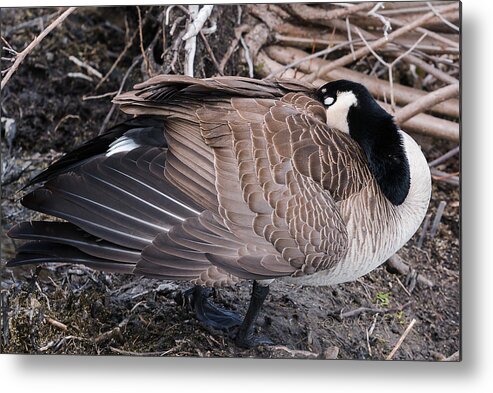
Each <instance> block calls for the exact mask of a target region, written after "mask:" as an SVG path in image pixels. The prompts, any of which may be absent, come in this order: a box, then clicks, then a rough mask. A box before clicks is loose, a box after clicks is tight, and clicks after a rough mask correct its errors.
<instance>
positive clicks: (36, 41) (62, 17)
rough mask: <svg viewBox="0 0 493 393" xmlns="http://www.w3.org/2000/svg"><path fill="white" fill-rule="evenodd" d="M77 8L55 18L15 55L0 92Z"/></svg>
mask: <svg viewBox="0 0 493 393" xmlns="http://www.w3.org/2000/svg"><path fill="white" fill-rule="evenodd" d="M76 9H77V7H70V8H68V9H67V10H65V12H64V13H62V14H61V15H60V16H59V17H58V18H56V19H55V20H54V21H53V22H52V23H51V24H50V25H49V26H48V27H47V28H46V29H44V30H43V31H42V32H41V34H40V35H39V36H37V37H36V38H35V39H34V40H33V41H32V42H31V43H30V44H29V45H28V46H27V47H26V48H25V49H24V50H23V51H22V52H20V53H18V54H17V55H16V59H15V62H14V64H13V65H12V67H10V68H9V70H8V72H7V74H6V75H5V76H4V77H3V79H2V83H1V84H0V90H3V88H4V87H5V85H6V84H7V82H8V81H9V79H10V78H11V77H12V75H13V74H14V72H15V71H16V70H17V68H19V65H20V64H21V63H22V62H23V61H24V59H25V58H26V56H27V55H28V54H29V53H31V52H32V50H33V49H34V48H35V47H36V46H38V44H39V43H40V42H41V41H43V39H44V38H45V37H46V36H47V35H48V34H50V32H51V31H52V30H53V29H54V28H55V27H57V26H58V25H60V24H61V23H62V22H63V21H64V20H65V19H66V18H67V16H69V15H70V14H71V13H72V12H74V11H75V10H76Z"/></svg>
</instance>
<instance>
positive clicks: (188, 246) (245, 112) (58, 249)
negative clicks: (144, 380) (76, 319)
mask: <svg viewBox="0 0 493 393" xmlns="http://www.w3.org/2000/svg"><path fill="white" fill-rule="evenodd" d="M114 101H115V102H116V103H118V104H120V106H121V109H122V110H123V111H124V112H126V113H128V114H132V115H136V116H137V117H135V118H133V119H131V120H129V121H127V122H125V123H123V124H120V125H118V126H116V127H114V128H112V129H110V130H109V131H107V132H106V133H105V134H103V135H100V136H98V137H96V138H94V139H92V140H90V141H89V142H87V143H85V144H83V145H82V146H81V147H79V148H78V149H76V150H75V151H73V152H71V153H68V154H67V155H65V156H64V157H63V158H61V159H60V160H59V161H57V162H55V163H54V164H52V165H51V166H50V167H49V168H48V169H47V170H46V171H44V172H42V173H41V174H39V175H38V176H36V177H35V178H34V179H32V180H31V181H30V183H29V184H28V185H33V184H42V185H41V186H40V187H39V188H37V189H35V190H34V191H32V192H30V193H28V194H27V195H26V196H24V198H23V199H22V204H23V205H24V206H25V207H27V208H30V209H34V210H37V211H39V212H42V213H45V214H50V215H52V216H56V217H59V218H62V219H64V220H65V221H66V222H48V221H38V222H23V223H21V224H18V225H16V226H15V227H13V228H12V229H11V230H10V231H9V235H10V236H11V237H13V238H18V239H26V240H29V242H27V243H25V244H24V245H22V246H20V247H19V248H18V249H17V255H16V256H15V258H14V259H12V260H11V261H9V263H8V266H19V265H24V264H39V263H46V262H57V261H64V262H73V263H81V264H84V265H87V266H89V267H92V268H95V269H100V270H105V271H109V272H122V273H133V274H137V275H144V276H148V277H157V278H161V279H166V280H188V281H191V282H192V283H193V284H196V286H195V288H193V289H191V290H190V291H187V293H186V294H185V298H186V299H187V300H188V301H189V304H190V305H191V306H192V307H193V308H194V310H195V312H196V315H197V317H198V318H199V319H200V320H202V321H203V322H205V323H207V324H209V325H211V326H213V327H215V328H225V329H229V328H232V327H233V326H235V327H236V326H238V325H239V326H240V327H239V329H238V333H237V338H236V342H237V343H238V345H240V346H244V347H250V346H254V345H257V344H261V343H265V342H268V340H266V339H263V338H259V337H256V336H255V335H254V322H255V320H256V318H257V315H258V313H259V310H260V307H261V305H262V303H263V301H264V300H265V298H266V296H267V294H268V291H269V284H270V283H271V282H272V281H273V280H275V279H278V280H286V281H289V282H292V283H298V284H302V285H331V284H337V283H343V282H347V281H351V280H355V279H356V278H358V277H360V276H362V275H364V274H366V273H368V272H370V271H371V270H373V269H375V268H376V267H377V266H379V265H380V264H382V263H383V262H384V261H385V260H386V259H387V258H389V257H390V256H391V255H392V254H394V253H395V252H396V251H397V250H398V249H399V248H401V247H402V246H403V245H404V244H405V243H406V242H407V241H408V240H409V239H410V238H411V236H412V235H413V234H414V232H415V231H416V230H417V228H418V227H419V225H420V223H421V221H422V220H423V218H424V216H425V213H426V210H427V207H428V203H429V200H430V193H431V178H430V172H429V169H428V166H427V163H426V160H425V157H424V156H423V154H422V153H421V150H420V148H419V146H418V145H417V143H416V142H415V141H414V140H413V139H412V138H411V137H410V136H409V135H407V134H405V133H404V132H402V131H400V130H399V129H398V128H397V127H396V125H395V124H394V121H393V118H392V116H391V115H389V114H388V113H387V112H385V111H384V110H383V109H382V108H381V107H380V106H379V105H378V104H377V103H376V101H375V100H374V99H373V98H372V96H371V95H370V94H369V92H368V91H367V90H366V88H365V87H364V86H362V85H360V84H357V83H353V82H349V81H345V80H340V81H335V82H330V83H327V84H326V85H324V86H322V87H321V88H318V89H317V88H315V87H313V86H312V85H309V84H305V83H302V82H299V81H295V80H270V81H259V80H254V79H248V78H240V77H217V78H210V79H194V78H190V77H184V76H171V75H161V76H157V77H154V78H152V79H149V80H148V81H146V82H144V83H141V84H139V85H137V86H136V87H135V90H134V91H131V92H128V93H124V94H121V95H119V96H117V97H116V98H115V100H114ZM245 279H247V280H254V285H253V291H252V297H251V300H250V305H249V308H248V311H247V314H246V316H245V317H244V318H243V319H242V318H240V317H238V316H237V315H236V314H234V313H232V312H229V311H226V310H222V309H220V308H218V307H216V306H214V305H213V304H212V303H210V302H209V301H208V300H207V297H206V295H205V294H204V289H203V288H204V286H205V287H221V286H225V285H232V284H235V283H237V282H238V281H240V280H245Z"/></svg>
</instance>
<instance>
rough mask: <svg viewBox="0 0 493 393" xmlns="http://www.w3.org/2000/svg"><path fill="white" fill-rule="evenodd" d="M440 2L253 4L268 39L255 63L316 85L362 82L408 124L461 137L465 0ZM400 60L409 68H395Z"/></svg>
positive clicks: (413, 128) (421, 130) (271, 72)
mask: <svg viewBox="0 0 493 393" xmlns="http://www.w3.org/2000/svg"><path fill="white" fill-rule="evenodd" d="M438 4H440V5H437V3H434V5H433V4H432V3H428V2H426V3H425V2H422V3H412V4H411V3H397V2H396V3H385V8H384V3H375V2H368V3H360V4H357V5H345V4H328V5H325V6H323V5H313V6H310V5H304V4H287V5H274V4H271V5H265V4H264V5H249V6H247V9H248V12H249V13H250V14H251V15H254V16H255V17H256V18H258V20H259V21H260V23H259V24H258V25H257V26H255V28H254V29H255V30H257V31H262V32H263V33H262V34H261V35H263V36H264V37H265V42H266V45H264V46H263V47H262V49H261V50H260V51H258V52H257V53H255V54H254V56H255V62H256V64H257V69H258V70H259V72H260V74H261V75H262V76H263V77H267V78H270V77H274V76H276V77H294V78H298V79H302V80H305V81H309V82H312V83H313V84H315V85H321V84H323V83H326V82H327V81H330V80H335V79H350V80H353V81H359V82H361V83H363V84H364V85H365V86H366V87H367V88H368V89H369V90H370V92H371V93H372V94H373V95H374V96H376V97H378V99H379V100H381V101H380V103H381V105H382V106H383V107H385V108H386V109H388V110H389V111H390V112H392V113H394V114H395V117H396V120H397V122H398V123H399V124H400V125H401V126H402V127H403V128H404V129H407V130H409V131H412V132H415V133H422V134H425V135H430V136H434V137H437V138H443V139H447V140H450V141H454V142H457V141H458V140H459V124H458V123H457V120H458V118H459V102H458V100H457V99H456V97H457V96H458V93H459V80H458V77H459V72H460V68H459V65H460V64H459V63H460V56H459V30H458V27H457V26H456V25H455V24H454V23H457V22H458V20H459V3H458V2H450V3H446V2H440V3H438ZM257 34H258V33H257ZM267 43H268V44H267ZM257 46H258V45H257ZM400 62H404V63H407V64H408V65H409V67H408V70H409V72H407V75H395V73H396V68H397V67H396V65H397V64H398V63H400ZM397 79H399V80H405V81H406V82H407V83H406V85H404V84H401V83H396V82H395V81H396V80H397ZM427 91H429V93H427ZM424 112H427V113H426V114H425V113H424Z"/></svg>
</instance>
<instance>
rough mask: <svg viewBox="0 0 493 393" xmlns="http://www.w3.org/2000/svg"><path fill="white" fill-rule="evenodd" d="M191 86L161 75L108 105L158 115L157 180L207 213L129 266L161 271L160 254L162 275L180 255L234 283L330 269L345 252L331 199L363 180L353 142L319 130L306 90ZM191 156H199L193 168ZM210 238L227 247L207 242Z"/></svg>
mask: <svg viewBox="0 0 493 393" xmlns="http://www.w3.org/2000/svg"><path fill="white" fill-rule="evenodd" d="M195 81H196V80H192V81H190V80H186V78H182V77H180V78H171V77H169V76H167V77H163V78H161V79H159V80H157V79H155V80H154V81H149V82H146V83H145V84H143V85H141V86H140V90H137V91H135V92H131V93H126V94H125V95H123V96H120V97H117V100H116V101H117V102H119V103H121V104H122V107H123V110H124V111H126V112H129V113H134V114H161V115H164V116H165V117H166V118H167V121H166V124H167V130H168V131H169V136H170V138H169V139H168V142H169V151H170V153H171V154H169V168H170V171H169V172H168V171H166V176H167V178H168V179H170V181H172V182H173V184H175V185H176V186H177V187H178V188H180V189H181V190H182V191H184V192H186V193H187V194H189V195H190V197H191V198H193V199H194V201H195V202H196V203H199V204H202V206H204V207H205V208H206V209H207V210H208V211H209V212H210V213H211V214H212V216H207V217H199V218H198V220H199V221H196V218H190V219H187V220H186V222H184V223H181V224H179V225H178V226H177V227H175V228H173V229H172V230H171V231H169V232H168V233H166V234H160V235H159V236H158V237H157V238H156V239H154V241H153V243H152V244H151V245H149V246H148V247H146V249H145V250H144V252H143V260H142V261H140V262H139V264H138V266H137V269H138V270H142V271H145V270H146V269H147V270H150V269H154V271H155V272H156V273H159V272H161V273H164V270H160V269H161V268H158V267H157V266H158V265H159V264H160V261H159V258H161V257H162V256H164V255H174V254H176V255H175V258H174V259H173V258H163V259H165V260H166V261H167V262H166V264H167V266H166V268H167V269H170V270H169V272H170V275H169V277H171V276H172V274H173V272H174V270H173V269H177V268H178V264H179V263H180V262H179V259H180V258H181V259H182V260H183V258H186V259H187V260H190V261H195V262H196V263H204V267H205V266H206V260H207V261H209V262H211V263H212V264H213V265H214V266H215V267H216V268H218V269H219V270H220V271H221V272H226V273H228V274H231V275H234V276H237V277H242V278H265V279H267V278H275V277H279V276H283V275H291V274H294V275H302V274H311V273H313V272H316V271H318V270H321V269H327V268H330V267H331V266H333V265H334V264H335V263H337V262H338V261H339V260H340V259H341V258H342V257H343V256H344V255H345V253H346V252H347V248H348V239H347V231H346V228H345V223H344V220H343V219H342V217H341V214H340V212H339V209H338V202H339V201H341V200H344V199H347V198H350V197H351V195H352V194H354V193H356V192H358V191H359V190H361V189H362V188H363V187H364V186H365V183H366V182H367V181H368V179H369V176H370V175H369V172H368V171H367V169H366V164H365V161H364V156H363V155H362V152H361V150H360V148H359V147H358V146H357V144H356V143H354V142H353V141H352V140H351V139H350V138H349V137H348V136H345V135H344V134H342V133H340V132H338V131H334V130H330V129H328V128H327V126H326V125H325V117H324V116H325V111H324V109H323V106H322V105H320V103H318V102H317V101H315V100H314V99H312V98H310V94H308V93H306V91H305V92H303V93H299V92H298V93H295V92H292V91H291V92H287V93H286V90H282V89H278V86H277V87H275V88H273V87H272V86H268V87H267V88H266V91H267V92H265V91H262V92H261V93H260V94H259V95H257V96H256V98H252V97H251V96H250V95H249V94H250V93H249V92H250V90H255V85H252V84H251V82H249V83H250V85H249V87H248V88H246V87H245V86H242V87H241V88H238V86H239V85H241V83H243V82H244V81H241V83H237V81H236V80H234V79H233V80H221V83H222V84H224V85H226V87H224V86H221V87H220V88H218V87H217V86H218V84H217V83H216V82H214V83H212V82H209V81H205V82H204V81H200V82H197V83H195ZM211 83H212V84H213V85H214V86H212V87H211ZM247 84H248V83H247ZM177 85H178V86H179V87H176V86H177ZM182 85H184V86H187V87H186V88H183V86H182ZM173 86H175V87H173ZM298 88H299V90H298V91H300V90H303V89H305V90H306V88H305V87H303V89H302V88H300V87H299V86H298ZM194 89H195V90H194ZM207 89H210V90H209V91H210V93H211V94H210V95H209V96H208V99H206V100H204V92H203V90H205V91H207ZM235 89H236V90H235ZM270 89H271V90H270ZM272 89H274V90H275V89H278V90H276V91H275V92H273V91H274V90H272ZM185 90H186V91H187V93H186V94H185ZM197 91H200V94H198V93H196V92H197ZM233 91H234V94H233ZM295 91H296V90H295ZM192 93H193V94H192ZM194 94H197V96H194ZM175 100H176V101H175ZM194 151H199V152H200V154H203V156H202V157H203V158H204V160H203V161H202V162H201V163H199V162H197V159H196V157H195V156H194V155H193V154H191V153H192V152H194ZM167 165H168V163H167ZM199 169H200V170H199ZM183 171H184V172H183ZM211 217H212V218H211ZM184 225H188V230H186V229H185V228H183V226H184ZM180 226H181V227H182V228H179V227H180ZM211 226H212V227H215V228H219V232H218V233H216V232H215V229H211ZM190 228H193V229H192V230H190ZM204 228H205V229H204ZM185 232H187V233H188V235H185ZM198 233H200V236H206V237H207V236H210V237H209V238H208V239H206V240H204V239H200V237H199V235H198ZM204 233H205V234H206V235H204ZM219 233H222V235H221V236H219ZM228 234H229V235H228ZM214 236H218V237H219V238H220V239H221V240H222V241H224V242H226V243H227V244H225V245H223V246H220V247H214V246H212V245H213V244H214V242H213V241H212V239H213V238H214ZM182 267H183V265H182ZM176 273H178V272H176ZM181 273H183V272H181ZM165 275H166V276H168V274H167V273H166V274H165Z"/></svg>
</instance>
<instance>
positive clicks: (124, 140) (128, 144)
mask: <svg viewBox="0 0 493 393" xmlns="http://www.w3.org/2000/svg"><path fill="white" fill-rule="evenodd" d="M139 146H140V145H138V144H137V143H135V142H134V141H133V139H130V138H128V137H126V136H122V137H120V138H118V139H117V140H116V141H114V142H112V143H111V144H110V147H109V149H108V151H107V152H106V157H110V156H112V155H113V154H116V153H121V152H127V151H130V150H133V149H136V148H138V147H139Z"/></svg>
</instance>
